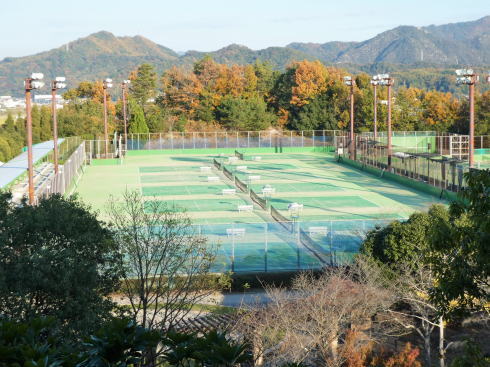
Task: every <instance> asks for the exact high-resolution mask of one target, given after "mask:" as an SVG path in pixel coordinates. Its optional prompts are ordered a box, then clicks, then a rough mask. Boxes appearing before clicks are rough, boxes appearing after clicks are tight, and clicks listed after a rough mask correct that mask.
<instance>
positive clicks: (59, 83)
mask: <svg viewBox="0 0 490 367" xmlns="http://www.w3.org/2000/svg"><path fill="white" fill-rule="evenodd" d="M65 81H66V78H65V77H64V76H58V77H56V78H55V79H54V80H53V81H52V82H51V113H52V114H53V142H54V148H53V152H54V173H55V175H57V174H58V121H57V118H56V91H57V90H58V89H63V88H66V84H65Z"/></svg>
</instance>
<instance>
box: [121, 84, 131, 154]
mask: <svg viewBox="0 0 490 367" xmlns="http://www.w3.org/2000/svg"><path fill="white" fill-rule="evenodd" d="M130 83H131V81H130V80H124V81H123V82H122V100H123V119H124V144H125V145H126V149H127V146H128V118H127V105H126V93H127V88H128V84H130Z"/></svg>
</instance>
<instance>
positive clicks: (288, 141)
mask: <svg viewBox="0 0 490 367" xmlns="http://www.w3.org/2000/svg"><path fill="white" fill-rule="evenodd" d="M342 135H343V132H342V131H340V130H309V131H276V130H270V131H225V132H169V133H156V134H152V133H149V134H128V142H127V145H126V149H127V150H153V149H217V148H237V149H238V148H272V147H284V148H287V147H326V146H333V143H334V139H335V137H336V136H342ZM97 149H99V151H100V148H99V147H97Z"/></svg>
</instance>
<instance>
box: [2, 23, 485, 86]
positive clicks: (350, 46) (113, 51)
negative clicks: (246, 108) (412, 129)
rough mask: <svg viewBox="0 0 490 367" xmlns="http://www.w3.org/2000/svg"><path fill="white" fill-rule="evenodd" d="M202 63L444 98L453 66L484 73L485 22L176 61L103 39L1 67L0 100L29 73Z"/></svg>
mask: <svg viewBox="0 0 490 367" xmlns="http://www.w3.org/2000/svg"><path fill="white" fill-rule="evenodd" d="M206 55H210V56H212V57H213V59H214V60H215V61H217V62H219V63H224V64H227V65H233V64H239V65H247V64H251V63H254V62H255V61H261V62H267V63H269V64H270V65H271V66H272V67H273V68H274V69H276V70H280V71H283V70H284V69H285V68H286V67H287V66H289V65H290V64H291V63H293V62H295V61H301V60H310V61H314V60H320V61H321V62H323V63H324V64H326V65H332V66H340V67H343V68H345V69H347V70H348V71H350V72H356V71H358V70H363V71H368V70H372V69H378V70H379V69H382V70H380V71H383V72H394V71H397V70H407V71H408V70H410V71H411V70H413V69H417V70H424V71H427V72H428V73H430V74H432V78H425V79H424V80H423V81H420V80H418V79H415V80H414V78H413V77H412V76H410V75H408V74H407V76H402V75H400V77H402V78H404V80H405V79H406V81H407V82H410V83H420V84H424V86H426V87H429V88H430V89H436V90H442V91H448V90H452V88H453V87H452V86H451V85H450V84H449V83H447V82H442V83H441V79H443V80H444V76H445V75H446V74H447V73H450V72H452V71H453V69H454V68H455V67H457V66H458V65H465V66H466V65H471V66H473V67H481V70H482V71H483V70H485V71H486V70H487V69H488V66H489V65H490V16H487V17H484V18H481V19H479V20H476V21H472V22H464V23H454V24H447V25H442V26H429V27H420V28H419V27H412V26H401V27H397V28H394V29H392V30H388V31H386V32H383V33H381V34H379V35H377V36H376V37H373V38H371V39H369V40H366V41H363V42H327V43H324V44H314V43H291V44H289V45H288V46H286V47H269V48H266V49H263V50H251V49H249V48H248V47H245V46H240V45H229V46H227V47H224V48H221V49H219V50H217V51H212V52H199V51H188V52H186V53H185V54H183V55H181V56H179V55H178V54H177V53H176V52H174V51H172V50H170V49H169V48H166V47H164V46H160V45H158V44H156V43H154V42H152V41H150V40H148V39H146V38H144V37H141V36H136V37H116V36H114V35H113V34H111V33H109V32H104V31H103V32H98V33H95V34H92V35H90V36H88V37H85V38H81V39H78V40H76V41H73V42H70V43H68V44H66V45H63V46H61V47H59V48H56V49H53V50H50V51H46V52H42V53H39V54H37V55H32V56H27V57H18V58H11V57H7V58H5V59H4V60H2V61H0V94H11V95H20V94H21V93H22V88H21V86H22V80H23V78H25V77H26V75H29V74H30V73H31V72H43V73H45V74H46V76H48V77H50V78H51V77H54V76H56V75H65V76H67V77H68V78H69V80H70V82H71V83H72V85H76V84H78V83H79V82H81V81H84V80H90V81H96V80H100V79H102V78H105V77H111V78H113V79H121V78H122V77H124V75H127V74H128V73H129V72H130V71H131V70H133V69H134V68H136V67H137V66H138V65H140V64H142V63H151V64H153V65H154V66H155V68H156V70H157V71H158V72H159V73H162V72H163V71H165V70H168V69H169V68H170V67H172V66H187V67H188V68H189V69H190V68H192V65H193V64H194V63H195V62H196V61H198V60H200V59H202V58H203V57H204V56H206Z"/></svg>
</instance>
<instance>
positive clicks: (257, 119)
mask: <svg viewBox="0 0 490 367" xmlns="http://www.w3.org/2000/svg"><path fill="white" fill-rule="evenodd" d="M216 119H217V120H218V122H219V123H220V124H222V125H223V126H225V127H226V128H228V129H231V130H242V131H244V130H264V129H266V128H267V127H269V126H271V125H272V124H273V122H274V121H275V120H276V118H275V116H274V115H273V114H272V113H270V112H268V111H267V105H266V103H265V102H264V100H263V99H261V98H258V97H255V98H249V99H245V98H243V97H231V96H230V97H225V98H223V100H222V101H221V104H220V105H219V106H218V107H217V108H216Z"/></svg>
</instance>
